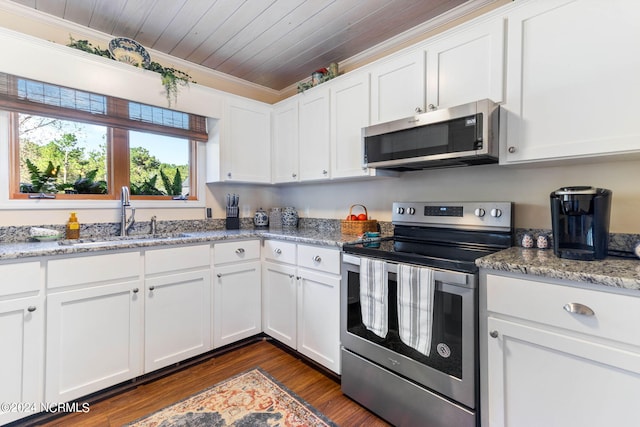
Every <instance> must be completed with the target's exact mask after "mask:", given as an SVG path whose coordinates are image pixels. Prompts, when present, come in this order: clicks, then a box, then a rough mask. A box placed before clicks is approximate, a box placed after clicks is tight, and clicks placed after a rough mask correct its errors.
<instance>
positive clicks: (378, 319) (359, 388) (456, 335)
mask: <svg viewBox="0 0 640 427" xmlns="http://www.w3.org/2000/svg"><path fill="white" fill-rule="evenodd" d="M392 222H393V225H394V234H393V237H389V238H383V239H382V240H381V241H380V242H367V243H359V244H348V245H345V246H344V247H343V258H342V268H343V270H342V288H341V313H340V314H341V343H342V352H341V355H342V391H343V393H344V394H345V395H347V396H349V397H351V398H352V399H354V400H355V401H357V402H359V403H361V404H362V405H363V406H365V407H367V408H368V409H370V410H371V411H373V412H375V413H377V414H378V415H380V416H381V417H382V418H384V419H386V420H388V421H389V422H391V423H393V424H394V425H398V426H403V425H404V426H415V425H428V426H432V427H439V426H442V427H445V426H446V427H450V426H456V427H465V426H473V427H475V426H477V425H478V424H479V419H480V418H479V416H478V408H479V396H478V390H479V378H478V360H477V355H478V295H477V286H478V268H477V267H476V265H475V260H476V259H477V258H479V257H482V256H485V255H489V254H491V253H493V252H496V251H499V250H502V249H505V248H508V247H510V246H511V243H512V237H513V226H512V204H511V203H510V202H473V203H471V202H396V203H394V204H393V214H392Z"/></svg>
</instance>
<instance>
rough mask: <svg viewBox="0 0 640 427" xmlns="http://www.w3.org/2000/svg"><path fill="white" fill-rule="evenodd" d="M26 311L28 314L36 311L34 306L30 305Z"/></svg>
mask: <svg viewBox="0 0 640 427" xmlns="http://www.w3.org/2000/svg"><path fill="white" fill-rule="evenodd" d="M27 311H28V312H29V313H33V312H34V311H36V306H35V305H30V306H29V307H27Z"/></svg>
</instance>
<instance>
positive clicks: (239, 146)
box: [220, 97, 272, 183]
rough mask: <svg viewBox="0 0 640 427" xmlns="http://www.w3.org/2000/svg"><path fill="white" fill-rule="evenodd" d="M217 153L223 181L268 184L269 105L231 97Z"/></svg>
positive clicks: (270, 108) (269, 172)
mask: <svg viewBox="0 0 640 427" xmlns="http://www.w3.org/2000/svg"><path fill="white" fill-rule="evenodd" d="M226 110H227V111H226V118H225V120H224V121H225V123H224V124H223V131H222V135H221V142H220V150H221V158H222V167H221V168H220V174H221V175H222V176H221V177H220V179H221V180H223V181H237V182H251V183H270V182H271V110H272V107H271V106H270V105H268V104H263V103H261V102H257V101H252V100H250V99H243V98H237V97H230V98H229V99H228V101H227V109H226Z"/></svg>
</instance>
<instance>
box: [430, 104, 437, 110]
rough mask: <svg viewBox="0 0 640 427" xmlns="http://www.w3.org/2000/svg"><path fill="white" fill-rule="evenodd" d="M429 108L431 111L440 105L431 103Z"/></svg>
mask: <svg viewBox="0 0 640 427" xmlns="http://www.w3.org/2000/svg"><path fill="white" fill-rule="evenodd" d="M428 108H429V111H433V110H437V109H438V107H437V106H435V105H433V104H429V105H428Z"/></svg>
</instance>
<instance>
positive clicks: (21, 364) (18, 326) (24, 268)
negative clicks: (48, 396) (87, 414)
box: [0, 262, 45, 424]
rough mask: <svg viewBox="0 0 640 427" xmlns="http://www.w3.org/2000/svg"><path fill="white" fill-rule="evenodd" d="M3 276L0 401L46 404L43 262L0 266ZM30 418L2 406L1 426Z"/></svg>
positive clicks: (1, 290)
mask: <svg viewBox="0 0 640 427" xmlns="http://www.w3.org/2000/svg"><path fill="white" fill-rule="evenodd" d="M0 276H1V277H3V280H2V284H0V331H2V351H0V378H2V387H0V402H3V403H9V404H11V403H13V404H18V403H21V402H22V403H27V404H37V403H39V402H42V401H43V394H42V391H43V390H42V384H43V381H44V378H43V375H44V374H43V366H44V311H45V310H44V293H43V291H44V275H43V274H42V272H41V267H40V262H18V263H10V264H0ZM6 409H9V410H8V411H6ZM35 409H36V412H37V411H39V410H40V408H39V407H37V408H35ZM28 415H30V413H29V412H28V411H18V410H17V408H11V407H9V408H5V407H4V406H3V407H2V408H0V424H6V423H9V422H11V421H15V420H17V419H19V418H23V417H26V416H28Z"/></svg>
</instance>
